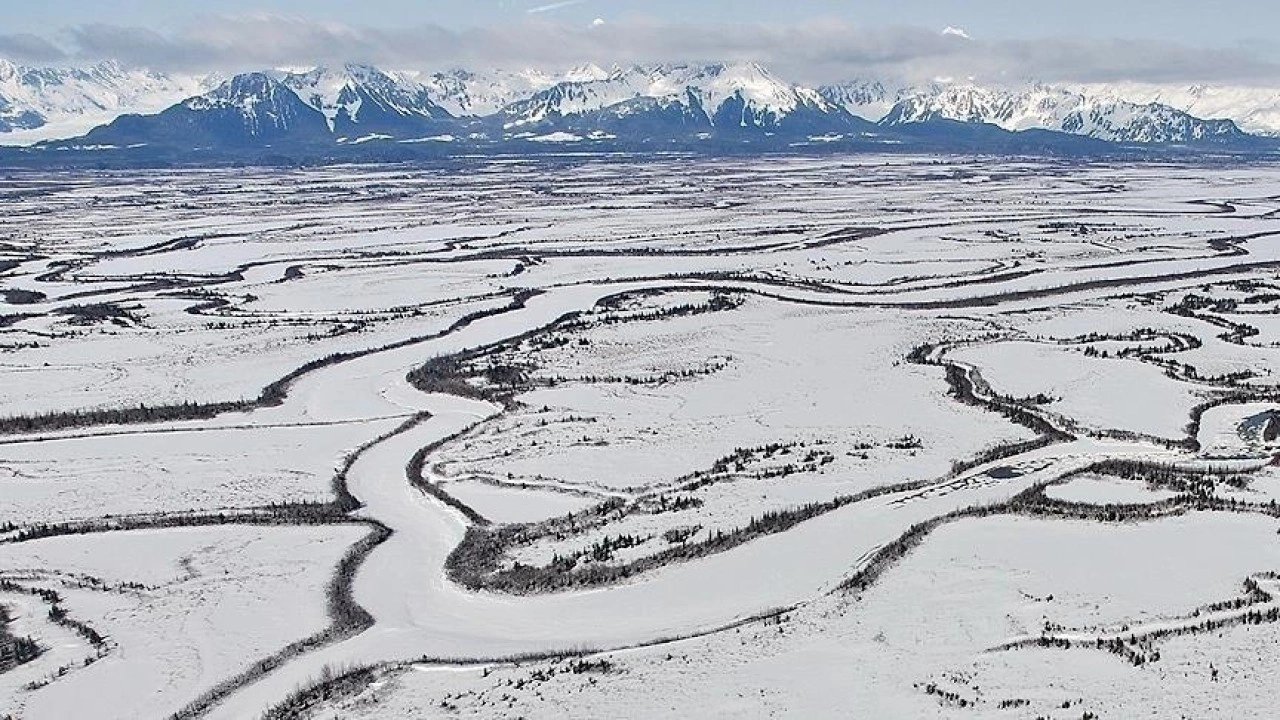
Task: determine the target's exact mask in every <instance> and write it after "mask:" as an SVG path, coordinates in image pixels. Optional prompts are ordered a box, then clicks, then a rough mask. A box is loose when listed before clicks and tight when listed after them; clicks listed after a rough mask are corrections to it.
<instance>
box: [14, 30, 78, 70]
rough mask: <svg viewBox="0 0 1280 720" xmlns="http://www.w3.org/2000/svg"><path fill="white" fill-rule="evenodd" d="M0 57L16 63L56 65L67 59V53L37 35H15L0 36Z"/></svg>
mask: <svg viewBox="0 0 1280 720" xmlns="http://www.w3.org/2000/svg"><path fill="white" fill-rule="evenodd" d="M0 57H4V58H7V59H9V60H16V61H18V62H30V63H57V62H62V61H64V60H66V59H67V53H66V51H65V50H63V49H62V48H60V47H58V46H57V45H54V44H53V43H51V42H49V41H48V40H46V39H45V38H42V37H40V36H39V35H32V34H30V33H16V34H11V35H0Z"/></svg>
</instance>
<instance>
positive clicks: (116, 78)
mask: <svg viewBox="0 0 1280 720" xmlns="http://www.w3.org/2000/svg"><path fill="white" fill-rule="evenodd" d="M960 124H962V125H965V126H974V128H976V126H984V127H992V128H998V129H1001V130H1003V131H1011V132H1018V131H1028V130H1033V131H1049V132H1052V133H1059V134H1064V135H1068V136H1074V137H1080V138H1082V139H1083V138H1088V139H1092V140H1097V141H1102V142H1109V143H1124V144H1137V145H1163V144H1175V145H1229V144H1232V143H1240V142H1250V141H1252V140H1253V138H1252V137H1251V136H1252V135H1257V136H1272V137H1278V138H1280V90H1273V89H1250V88H1228V87H1207V86H1196V87H1189V88H1170V87H1160V86H1142V85H1093V86H1066V85H1045V84H1039V83H1027V84H1024V85H1019V86H1008V85H1004V86H996V85H984V84H981V83H977V82H942V81H937V82H933V83H929V84H926V85H908V84H905V83H895V82H890V81H887V80H883V79H880V80H861V81H852V82H847V83H841V84H836V85H827V86H821V87H807V86H804V85H799V84H796V83H792V82H789V81H787V80H785V79H782V78H780V77H778V76H776V75H774V74H773V73H772V72H770V71H769V70H768V69H766V68H764V67H762V66H761V65H759V64H756V63H751V62H740V63H733V64H722V63H709V64H663V65H647V66H627V67H612V68H602V67H598V66H596V65H582V66H579V67H575V68H571V69H569V70H567V71H563V72H546V71H539V70H524V71H519V72H508V71H485V72H480V71H472V70H450V71H442V72H422V71H388V70H382V69H379V68H375V67H372V66H368V65H358V64H347V65H343V66H338V67H318V68H313V69H306V70H269V71H263V72H257V73H247V74H241V75H235V76H232V77H220V76H179V75H167V74H163V73H156V72H150V71H146V70H137V69H126V68H123V67H121V66H120V65H118V64H115V63H102V64H99V65H95V66H92V67H89V68H28V67H21V66H18V65H14V64H12V63H8V62H5V61H2V60H0V143H5V144H30V143H32V142H37V141H53V140H58V139H62V138H70V137H73V136H81V135H83V137H80V138H79V142H80V144H81V145H92V146H95V147H102V146H124V145H133V146H142V145H158V144H163V143H172V142H177V143H189V144H194V145H197V146H208V147H219V146H240V147H247V146H253V145H280V144H287V143H304V144H326V143H329V144H334V143H336V144H342V143H348V144H349V143H364V142H370V141H374V140H377V141H384V142H399V143H408V142H425V141H427V140H438V141H441V142H445V141H449V142H453V141H458V142H461V141H468V140H470V141H489V142H497V141H504V140H513V139H514V140H548V139H550V140H553V141H560V142H567V141H583V140H592V139H594V140H600V139H618V138H621V139H622V140H625V141H628V142H650V141H658V140H672V139H678V140H681V141H691V140H696V139H700V138H701V139H706V138H712V137H729V136H732V137H739V136H743V135H746V136H755V137H779V138H786V139H789V140H791V141H793V142H794V141H804V142H815V141H818V140H830V139H832V138H842V137H864V138H865V137H874V136H878V135H885V134H890V135H891V134H893V133H894V132H903V133H911V132H916V131H915V130H913V128H915V127H917V126H928V125H936V126H938V127H952V128H959V125H960ZM91 128H92V129H91ZM974 131H975V130H973V129H969V130H965V132H968V133H970V134H972V132H974ZM47 144H48V143H46V145H47Z"/></svg>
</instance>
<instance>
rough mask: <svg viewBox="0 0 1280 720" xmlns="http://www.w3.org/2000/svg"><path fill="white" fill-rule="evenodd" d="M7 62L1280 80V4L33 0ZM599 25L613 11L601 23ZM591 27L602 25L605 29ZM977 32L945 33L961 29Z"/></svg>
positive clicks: (18, 5)
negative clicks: (725, 68)
mask: <svg viewBox="0 0 1280 720" xmlns="http://www.w3.org/2000/svg"><path fill="white" fill-rule="evenodd" d="M7 5H9V6H8V7H5V9H4V11H3V14H2V15H0V17H2V18H3V23H0V57H7V58H10V59H16V60H18V61H20V62H27V63H69V62H71V63H80V62H84V61H88V60H100V59H117V60H120V61H121V62H124V63H126V64H132V65H140V66H146V67H151V68H155V69H165V70H192V71H195V70H219V71H227V70H241V69H260V68H262V67H279V66H284V65H290V66H295V65H311V64H316V63H335V62H345V61H356V62H372V63H376V64H379V65H383V66H389V67H392V68H393V69H439V68H442V67H459V66H463V67H477V66H480V67H483V66H490V67H494V66H497V67H512V66H529V65H539V66H561V67H563V66H564V65H565V64H566V63H567V64H577V63H581V62H595V63H599V64H602V65H608V64H611V63H621V64H625V63H631V62H675V61H706V60H757V61H760V62H764V63H766V64H768V65H770V66H771V67H774V68H775V69H777V70H780V71H782V72H785V73H787V74H789V75H791V76H792V77H795V78H796V79H798V80H804V81H810V82H814V81H833V80H838V79H850V78H852V77H857V76H873V75H874V76H877V77H884V76H895V75H896V76H898V77H904V78H906V77H909V78H912V79H921V78H930V77H941V76H948V77H961V76H969V77H983V78H987V79H1001V78H1008V79H1013V78H1029V77H1034V78H1036V79H1043V80H1078V81H1086V82H1091V81H1121V80H1133V81H1152V82H1176V83H1190V82H1228V81H1230V82H1235V81H1238V82H1241V83H1245V82H1248V83H1259V82H1260V83H1263V84H1267V85H1272V86H1274V85H1276V84H1280V44H1278V43H1276V42H1274V41H1273V40H1272V39H1270V38H1269V37H1268V33H1271V32H1273V31H1274V29H1276V28H1280V2H1278V1H1277V0H1236V1H1235V2H1233V3H1232V4H1230V5H1229V6H1226V7H1224V8H1221V9H1220V8H1217V7H1210V6H1209V5H1208V4H1204V3H1201V2H1197V3H1191V2H1186V1H1185V0H969V1H968V2H959V1H957V0H950V1H948V0H877V1H876V2H870V1H867V0H852V1H846V2H840V1H837V0H447V1H446V0H205V1H203V2H190V1H183V0H92V1H91V0H22V1H21V2H12V3H7ZM597 19H598V21H597ZM593 21H595V24H594V25H593ZM948 26H950V27H955V28H962V29H963V30H964V33H965V34H964V35H957V34H955V33H952V34H949V35H945V36H944V35H943V34H942V30H943V29H944V28H946V27H948Z"/></svg>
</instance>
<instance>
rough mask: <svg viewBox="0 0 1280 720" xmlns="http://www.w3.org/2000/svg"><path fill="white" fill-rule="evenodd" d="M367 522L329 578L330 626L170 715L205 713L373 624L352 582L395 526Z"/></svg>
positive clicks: (185, 719)
mask: <svg viewBox="0 0 1280 720" xmlns="http://www.w3.org/2000/svg"><path fill="white" fill-rule="evenodd" d="M364 524H365V525H368V526H369V527H370V532H369V534H367V535H365V537H364V538H363V539H361V540H360V541H359V542H357V543H356V544H355V545H353V546H351V547H350V548H349V549H348V550H347V553H346V555H344V556H343V558H342V560H341V561H340V562H339V563H338V568H337V570H336V571H335V573H334V575H333V577H332V578H331V579H330V581H329V585H328V588H327V592H326V594H327V597H328V608H327V609H328V613H329V618H330V623H329V626H328V627H327V628H325V629H324V630H321V631H320V632H318V633H316V634H315V635H311V636H309V637H306V638H303V639H301V640H298V641H296V642H293V643H290V644H289V645H286V646H285V647H284V648H282V649H280V650H279V651H277V652H275V653H273V654H271V655H268V656H267V657H265V658H262V659H260V660H258V661H256V662H254V663H253V664H252V665H250V666H249V667H248V668H247V669H245V670H244V671H242V672H240V673H239V674H237V675H235V676H233V677H230V678H227V679H226V680H223V681H222V682H220V683H218V684H217V685H215V686H213V687H212V688H210V689H209V690H208V691H206V692H205V693H203V694H202V695H200V697H198V698H196V699H195V700H193V701H191V703H189V704H188V705H187V706H186V707H184V708H182V709H181V710H179V711H177V712H176V713H173V714H172V715H170V716H169V720H192V719H193V718H198V717H202V716H204V715H206V714H207V713H208V712H209V711H210V710H212V709H213V708H214V707H216V706H217V705H218V703H220V702H222V701H223V700H225V699H227V698H228V697H230V696H231V695H232V694H234V693H235V692H236V691H238V690H240V689H242V688H244V687H246V686H248V685H250V684H252V683H254V682H256V681H257V680H259V679H261V678H263V677H265V676H266V675H267V674H268V673H271V672H272V671H274V670H276V669H277V668H279V667H280V666H282V665H284V664H285V663H287V662H288V661H290V660H292V659H294V658H296V657H298V656H300V655H303V654H306V653H309V652H312V651H315V650H318V649H319V648H321V647H324V646H326V645H330V644H332V643H335V642H340V641H342V640H345V639H347V638H350V637H354V636H355V635H358V634H360V633H361V632H364V631H365V630H367V629H369V628H370V627H373V623H374V620H373V617H372V616H371V615H369V613H368V611H366V610H365V609H364V608H362V607H360V605H359V604H358V603H356V601H355V597H354V595H353V592H352V585H353V582H354V580H355V575H356V571H357V570H358V569H359V568H360V565H361V564H362V563H363V562H364V561H365V559H366V558H367V557H368V556H369V554H370V553H372V552H373V550H374V548H376V547H378V546H379V545H381V544H382V543H384V542H386V540H387V538H389V537H391V530H390V529H389V528H388V527H386V526H385V525H383V524H382V523H379V522H375V521H366V522H365V523H364Z"/></svg>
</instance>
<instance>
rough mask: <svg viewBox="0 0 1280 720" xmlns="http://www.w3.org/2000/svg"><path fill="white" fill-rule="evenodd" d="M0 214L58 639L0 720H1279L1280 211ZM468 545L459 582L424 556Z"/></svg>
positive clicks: (1188, 177) (5, 700)
mask: <svg viewBox="0 0 1280 720" xmlns="http://www.w3.org/2000/svg"><path fill="white" fill-rule="evenodd" d="M750 70H751V69H750V68H746V69H745V70H742V72H743V73H745V74H741V75H732V77H727V79H726V80H725V82H726V83H729V85H728V86H727V87H731V88H733V89H744V90H747V91H750V92H756V91H759V92H760V93H767V92H768V88H767V87H766V86H767V83H766V82H765V79H762V78H761V77H757V76H756V75H753V74H752V72H749V71H750ZM577 72H579V74H580V75H581V78H582V79H583V81H595V80H599V79H601V78H600V75H601V73H603V72H604V71H600V70H599V69H598V68H594V69H593V68H590V67H585V68H581V69H579V71H577ZM735 72H736V71H735ZM530 82H533V80H530ZM326 88H327V89H326ZM321 89H323V90H325V92H328V90H333V88H332V87H328V86H325V88H321ZM331 94H332V93H331ZM326 97H328V96H326ZM774 100H776V98H774ZM543 139H544V140H547V141H562V142H563V141H567V140H570V139H571V138H567V137H550V136H547V137H544V138H543ZM354 141H356V140H354V139H353V142H354ZM568 149H569V148H568V147H566V150H568ZM0 196H2V197H3V198H4V203H5V208H6V213H5V214H4V215H3V216H0V268H3V271H2V274H0V301H2V302H0V350H2V351H3V352H2V353H0V376H2V377H3V380H2V381H0V402H2V403H3V406H4V408H5V410H4V411H3V415H4V416H5V417H8V418H18V419H10V420H4V421H3V424H2V425H0V427H3V428H4V432H3V434H2V435H0V493H2V494H0V497H3V498H4V501H5V502H4V503H3V507H0V580H3V581H4V583H3V584H0V606H4V607H5V608H6V609H7V610H8V615H9V617H10V618H11V622H10V623H9V624H8V625H7V626H5V627H3V628H0V640H3V639H4V638H5V637H7V636H10V635H11V636H17V637H31V638H32V639H34V640H35V641H36V642H37V643H38V644H39V645H41V646H42V647H43V650H44V652H43V653H42V654H41V655H40V656H39V657H37V658H35V659H34V660H32V661H31V662H28V663H26V664H23V665H19V666H17V667H15V668H13V669H8V670H6V671H3V672H0V716H3V715H4V714H11V715H13V716H14V717H21V718H64V717H108V718H136V717H142V718H145V717H155V718H163V717H169V716H170V715H172V714H174V713H178V717H200V716H205V717H218V718H253V717H258V716H260V715H261V714H262V713H264V712H266V711H268V710H270V709H271V708H281V709H282V712H283V710H289V711H290V712H293V713H294V714H283V715H280V716H282V717H307V716H310V717H324V718H339V717H341V718H352V717H355V718H385V717H419V716H423V717H435V716H437V715H439V716H442V717H453V716H458V717H495V718H497V717H518V716H523V717H548V718H550V717H557V718H558V717H581V718H596V717H634V718H648V717H670V716H676V715H683V716H696V717H727V716H735V717H740V718H756V717H774V716H787V717H851V716H852V717H940V718H967V717H983V718H986V717H1000V718H1003V717H1010V718H1021V717H1027V718H1034V717H1051V718H1080V717H1082V716H1090V715H1089V714H1092V716H1097V717H1138V716H1142V717H1146V716H1154V717H1178V716H1180V715H1192V716H1195V717H1221V718H1229V717H1239V716H1242V715H1245V714H1250V713H1252V714H1254V715H1259V716H1265V715H1266V714H1267V713H1268V712H1269V708H1270V702H1271V693H1269V692H1268V691H1267V688H1268V687H1270V685H1269V684H1268V683H1271V682H1272V678H1274V677H1275V672H1276V671H1277V670H1278V669H1280V634H1278V633H1277V630H1278V629H1280V624H1276V623H1275V622H1273V620H1275V619H1277V617H1280V610H1276V611H1275V612H1274V613H1272V610H1273V609H1274V608H1276V603H1277V600H1280V598H1277V597H1276V596H1275V595H1273V594H1272V591H1273V590H1276V585H1277V582H1276V580H1275V578H1274V577H1273V576H1272V575H1270V573H1274V572H1280V544H1278V543H1277V530H1278V529H1280V522H1278V521H1277V519H1276V518H1277V516H1280V512H1277V511H1276V506H1275V504H1274V503H1275V502H1276V499H1277V498H1280V481H1278V480H1277V478H1278V477H1280V471H1278V470H1277V469H1276V468H1275V467H1274V466H1273V465H1272V464H1271V463H1272V459H1273V457H1274V456H1275V454H1276V453H1277V452H1280V440H1278V437H1277V436H1280V394H1277V393H1278V391H1277V386H1278V385H1280V383H1277V379H1278V378H1280V354H1278V351H1277V349H1276V348H1277V342H1280V340H1278V339H1277V337H1278V336H1280V281H1277V278H1276V272H1277V269H1278V268H1280V245H1278V244H1277V239H1278V238H1280V200H1277V199H1276V198H1280V172H1277V171H1274V170H1272V169H1270V168H1267V167H1260V166H1259V167H1216V166H1197V167H1191V166H1177V165H1171V166H1143V165H1126V164H1099V165H1091V166H1068V165H1061V164H1057V163H1054V162H1032V161H996V160H991V159H980V160H968V159H956V158H953V159H944V160H939V159H933V158H930V159H917V158H908V157H893V158H880V157H860V158H853V159H843V160H840V159H825V160H805V159H796V158H770V159H767V160H735V161H727V160H726V161H711V160H707V159H697V160H693V159H683V158H667V159H661V160H654V159H649V160H648V161H645V162H638V161H632V160H629V159H627V158H624V157H618V158H610V159H607V160H585V159H570V158H560V159H550V158H545V159H541V160H538V161H528V160H523V159H519V158H506V159H500V160H484V161H482V160H464V161H459V162H458V163H456V164H454V165H452V166H449V167H402V166H392V167H371V168H342V167H339V168H328V169H310V170H251V169H236V170H206V171H197V170H184V171H172V172H147V173H120V174H116V173H82V174H77V175H63V174H59V175H43V174H11V175H8V176H6V177H5V179H4V180H3V181H0ZM429 362H431V365H430V368H431V370H430V372H426V373H418V374H416V375H415V376H414V377H415V378H416V381H417V385H415V384H414V382H411V379H410V377H409V376H410V373H411V372H413V371H415V370H416V369H418V368H421V367H422V366H423V365H424V364H426V363H429ZM424 377H425V378H427V380H426V381H424V380H423V378H424ZM264 389H266V390H267V392H265V393H264ZM109 411H118V412H115V413H111V412H109ZM164 413H169V414H168V415H165V414H164ZM1106 461H1111V462H1110V464H1107V462H1106ZM1116 461H1123V462H1116ZM1134 468H1138V470H1134ZM1206 473H1209V474H1206ZM411 479H412V480H414V481H416V482H417V484H416V485H415V484H412V483H411V482H410V480H411ZM424 488H426V489H427V490H429V491H430V492H424ZM346 493H349V496H347V495H346ZM335 498H340V499H343V502H345V503H347V504H343V505H334V504H333V503H334V501H335ZM356 502H358V503H359V504H360V507H359V508H358V509H355V510H352V509H351V508H352V505H353V503H356ZM517 536H518V537H519V538H520V540H519V542H510V543H509V544H508V545H501V543H502V542H507V540H502V538H508V540H509V538H511V537H517ZM477 538H481V539H484V538H489V539H491V540H493V542H495V543H498V544H499V545H500V546H501V548H500V549H501V552H500V553H498V555H497V556H495V557H494V558H492V564H491V566H487V567H481V566H480V565H478V564H474V563H473V564H471V565H468V564H467V563H466V562H465V561H457V560H455V561H452V562H451V561H450V560H449V556H450V553H451V552H453V551H454V549H455V548H458V547H459V545H460V544H461V545H462V547H463V548H464V549H466V548H472V549H474V548H476V547H479V546H478V545H477V542H478V540H477ZM494 538H496V539H494ZM379 540H380V541H381V542H380V543H377V544H375V542H374V541H379ZM467 557H474V556H467ZM460 563H461V564H460ZM339 568H341V569H342V570H343V572H339ZM522 573H523V574H522ZM522 577H524V578H527V577H536V578H538V580H537V581H536V582H533V581H530V582H529V583H527V584H523V585H521V584H520V583H521V582H523V581H522V580H520V578H522ZM51 593H56V594H57V595H56V596H54V595H52V594H51ZM352 602H354V603H355V604H356V605H358V606H359V608H358V610H356V609H353V608H354V607H355V606H354V605H351V603H352ZM55 606H56V607H57V608H58V609H57V610H56V611H55V612H53V614H51V608H53V607H55ZM63 613H65V616H66V617H68V618H71V621H70V622H68V621H65V620H63V621H59V620H58V618H60V617H62V614H63ZM1250 613H1256V618H1255V619H1254V620H1251V619H1250V618H1254V615H1250ZM1255 620H1256V621H1255ZM1206 623H1217V624H1206ZM89 630H91V631H92V633H90V632H89ZM95 633H96V637H97V640H94V639H93V638H94V637H95V635H94V634H95ZM1135 658H1140V659H1141V661H1140V662H1138V661H1136V660H1135ZM0 667H3V665H0ZM347 673H354V674H351V675H346V674H347ZM344 675H346V676H345V677H343V676H344ZM335 677H337V678H338V681H337V682H332V681H333V679H334V678H335ZM322 681H324V682H327V683H328V684H325V685H323V686H322V689H321V690H320V691H317V692H316V693H315V694H312V695H307V694H303V695H301V696H298V695H296V693H297V691H298V690H299V689H302V688H306V687H309V686H311V685H313V684H315V683H317V682H322ZM307 713H309V715H308V714H307Z"/></svg>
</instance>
